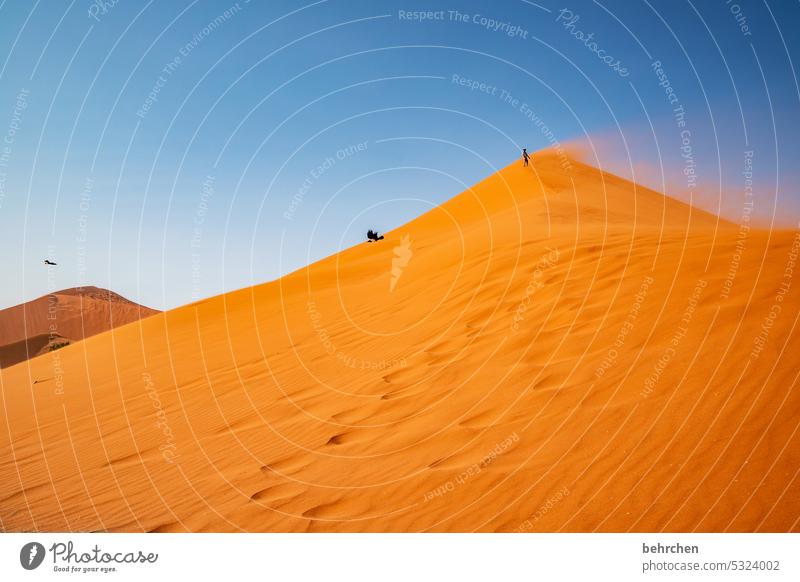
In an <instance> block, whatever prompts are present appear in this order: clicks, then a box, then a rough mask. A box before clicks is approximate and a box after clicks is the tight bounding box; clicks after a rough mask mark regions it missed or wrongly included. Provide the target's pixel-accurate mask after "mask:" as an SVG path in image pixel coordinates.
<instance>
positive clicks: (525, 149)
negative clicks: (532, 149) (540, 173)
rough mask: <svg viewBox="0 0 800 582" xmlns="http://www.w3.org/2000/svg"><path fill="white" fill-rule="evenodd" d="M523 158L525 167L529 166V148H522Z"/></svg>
mask: <svg viewBox="0 0 800 582" xmlns="http://www.w3.org/2000/svg"><path fill="white" fill-rule="evenodd" d="M522 160H523V164H522V165H523V167H526V168H527V167H528V150H527V148H522Z"/></svg>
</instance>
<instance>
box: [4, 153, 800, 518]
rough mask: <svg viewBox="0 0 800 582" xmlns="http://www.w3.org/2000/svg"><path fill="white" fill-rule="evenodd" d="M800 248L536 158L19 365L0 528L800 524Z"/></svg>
mask: <svg viewBox="0 0 800 582" xmlns="http://www.w3.org/2000/svg"><path fill="white" fill-rule="evenodd" d="M366 226H372V225H365V227H366ZM365 230H366V228H365ZM798 247H800V235H799V234H798V233H797V232H795V231H780V232H776V231H772V232H766V231H764V232H762V231H756V230H750V231H749V232H743V231H740V228H739V226H738V225H734V224H732V223H729V222H726V221H722V220H720V219H718V218H717V217H716V216H713V215H711V214H708V213H705V212H702V211H699V210H696V209H693V208H691V207H690V206H687V205H685V204H683V203H681V202H678V201H676V200H673V199H670V198H666V197H664V196H662V195H661V194H659V193H657V192H654V191H652V190H648V189H646V188H641V187H637V186H636V185H634V184H632V183H630V182H627V181H625V180H623V179H621V178H618V177H615V176H612V175H609V174H605V173H603V172H601V171H599V170H597V169H595V168H591V167H589V166H586V165H583V164H580V163H578V162H576V161H574V160H568V159H564V158H561V157H559V156H558V155H556V154H554V153H550V152H545V153H540V154H537V155H535V156H533V158H532V166H531V167H528V168H523V167H522V165H521V163H518V162H515V163H514V164H512V165H510V166H508V167H506V168H504V169H502V170H500V171H499V172H497V173H496V174H494V175H492V176H490V177H489V178H487V179H486V180H484V181H483V182H481V183H479V184H477V185H476V186H474V187H473V188H470V189H469V190H467V191H465V192H464V193H462V194H460V195H459V196H457V197H455V198H454V199H452V200H450V201H448V202H447V203H445V204H443V205H442V206H440V207H438V208H435V209H434V210H432V211H430V212H428V213H427V214H425V215H423V216H421V217H419V218H418V219H416V220H413V221H412V222H410V223H408V224H406V225H405V226H403V227H401V228H398V229H396V230H395V231H393V232H390V233H387V234H386V238H385V240H383V241H378V242H376V243H370V244H367V243H364V244H361V245H358V246H355V247H353V248H350V249H347V250H345V251H343V252H341V253H339V254H337V255H334V256H331V257H329V258H327V259H325V260H322V261H319V262H317V263H315V264H313V265H310V266H309V267H307V268H304V269H301V270H299V271H297V272H295V273H292V274H290V275H287V276H285V277H283V278H281V279H279V280H278V281H275V282H271V283H267V284H263V285H259V286H256V287H253V288H249V289H243V290H239V291H235V292H231V293H228V294H226V295H222V296H219V297H215V298H212V299H208V300H206V301H202V302H199V303H195V304H191V305H187V306H184V307H181V308H178V309H174V310H171V311H169V312H166V313H164V314H163V315H159V316H157V317H150V318H147V319H144V320H141V321H140V322H137V323H132V324H130V325H127V326H123V327H119V328H117V329H114V330H113V331H110V332H107V333H102V334H99V335H96V336H94V337H91V338H89V339H87V340H85V341H84V342H82V343H81V344H79V345H73V346H68V347H66V348H64V349H62V350H59V351H58V352H57V353H58V354H59V357H58V361H57V363H54V360H53V358H50V357H43V358H35V359H33V360H31V361H30V362H28V363H27V364H24V365H17V366H14V367H11V368H9V369H5V370H3V371H2V373H1V375H0V379H2V394H3V406H4V410H5V413H4V414H3V415H2V416H0V451H2V453H1V454H0V462H1V463H0V482H2V483H3V493H2V499H0V520H1V521H0V525H2V528H3V529H4V530H6V531H31V530H45V531H63V530H78V531H95V530H108V531H159V532H161V531H185V530H189V531H401V532H404V531H489V532H492V531H506V532H514V531H524V532H532V531H662V530H663V531H798V529H800V526H799V525H798V520H799V519H800V481H799V480H798V476H799V472H800V435H799V434H798V426H800V390H798V385H797V380H798V374H800V355H798V354H800V334H799V333H798V331H797V328H796V324H797V321H798V317H799V316H800V284H798V283H797V282H796V281H792V280H791V278H792V276H793V275H795V274H796V273H797V268H796V265H795V263H794V261H796V259H797V251H798ZM31 378H33V379H35V380H36V381H38V382H37V384H35V385H31Z"/></svg>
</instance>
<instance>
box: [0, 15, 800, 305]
mask: <svg viewBox="0 0 800 582" xmlns="http://www.w3.org/2000/svg"><path fill="white" fill-rule="evenodd" d="M417 11H432V12H431V13H430V14H425V15H424V16H425V18H424V19H421V16H422V15H419V14H416V12H417ZM798 25H800V4H798V3H797V2H769V3H764V2H757V1H752V2H751V1H746V0H741V1H740V0H737V2H726V1H725V0H709V1H707V2H697V1H695V2H694V3H692V2H683V1H680V0H675V1H672V0H670V1H665V0H660V1H659V0H645V1H639V0H626V1H622V0H618V1H615V2H606V1H600V2H583V1H572V0H570V1H569V2H567V3H563V4H556V3H552V2H549V1H547V0H543V1H542V2H538V3H534V2H529V1H527V0H504V1H502V2H498V1H494V0H493V1H489V0H484V1H482V2H475V1H459V2H449V3H447V2H431V1H426V2H422V1H408V2H406V1H375V0H356V1H354V0H327V1H325V0H322V1H318V2H308V3H307V2H303V1H293V2H290V1H282V0H270V1H268V2H266V1H265V2H256V1H252V2H247V1H246V0H240V1H239V2H227V1H213V2H212V1H207V0H202V1H191V0H189V1H186V0H179V1H174V2H173V1H171V2H158V3H156V2H143V1H137V2H134V1H132V0H117V1H116V2H115V1H113V0H105V1H102V0H96V1H89V0H73V1H67V0H65V1H63V2H59V1H56V0H41V1H39V0H37V1H31V2H27V1H20V0H5V1H2V0H0V134H1V135H0V140H2V143H1V144H0V240H1V242H2V245H3V246H2V248H3V249H4V250H5V252H4V253H3V258H4V266H3V285H0V307H7V306H10V305H14V304H17V303H20V302H22V301H26V300H29V299H32V298H35V297H37V296H40V295H43V294H45V293H47V292H48V291H52V290H56V289H61V288H66V287H73V286H77V285H98V286H101V287H107V288H110V289H112V290H114V291H116V292H118V293H121V294H123V295H125V296H127V297H129V298H130V299H132V300H134V301H138V302H140V303H143V304H145V305H148V306H152V307H156V308H161V309H163V308H169V307H175V306H178V305H182V304H185V303H188V302H190V301H192V300H195V299H199V298H202V297H207V296H211V295H215V294H218V293H221V292H224V291H228V290H232V289H236V288H240V287H245V286H249V285H252V284H257V283H261V282H264V281H268V280H271V279H275V278H277V277H279V276H280V275H281V274H284V273H287V272H290V271H292V270H295V269H297V268H299V267H302V266H303V265H306V264H308V263H309V262H311V261H313V260H316V259H319V258H321V257H324V256H326V255H329V254H331V253H334V252H336V251H337V250H339V249H341V248H344V247H347V246H350V245H352V244H355V243H357V242H359V241H361V240H363V238H364V232H365V231H366V230H367V228H370V227H372V228H377V229H379V230H380V231H384V230H389V229H391V228H392V227H395V226H398V225H400V224H402V223H404V222H406V221H408V220H410V219H411V218H413V217H415V216H417V215H419V214H421V213H422V212H424V211H426V210H428V209H429V208H430V207H432V206H434V205H437V204H440V203H441V202H443V201H445V200H447V199H448V198H450V197H452V196H453V195H455V194H457V193H458V192H460V191H462V190H464V189H465V188H466V187H467V186H469V185H471V184H473V183H475V182H477V181H478V180H480V179H481V178H483V177H485V176H487V175H489V174H491V173H492V172H494V171H496V169H498V168H500V167H503V166H505V165H506V164H508V163H510V162H511V161H513V160H514V159H516V157H517V156H518V154H519V149H520V148H521V147H523V146H525V147H527V148H528V149H529V151H535V150H537V149H540V148H543V147H547V146H550V145H553V143H555V142H558V143H561V144H568V143H575V142H582V143H584V144H585V145H586V146H587V147H586V148H585V151H586V152H587V155H588V156H589V161H591V162H593V163H595V164H601V165H603V167H604V168H608V169H611V170H613V171H615V172H617V173H620V174H623V175H626V176H627V177H635V178H636V179H637V180H638V181H640V182H643V183H646V184H648V185H651V186H655V187H657V188H658V189H659V190H666V191H667V193H668V194H670V195H673V196H676V197H679V198H681V199H684V200H689V199H691V200H692V201H694V202H695V203H696V204H698V205H701V206H703V207H705V208H712V209H717V208H720V209H721V211H722V212H723V214H725V215H726V216H729V217H731V218H733V219H734V220H738V218H739V217H740V216H741V213H742V200H744V198H743V196H744V188H745V185H746V183H745V180H746V178H747V177H746V176H745V175H744V174H743V172H745V171H749V169H750V166H751V165H752V180H753V185H754V186H753V200H754V202H755V213H756V214H757V215H758V216H759V217H760V218H761V220H762V221H763V222H764V224H766V225H769V224H771V223H772V222H773V220H774V221H775V223H776V224H778V223H780V224H781V225H796V220H797V219H796V217H797V216H798V212H797V208H798V206H800V204H798V202H800V193H798V191H797V184H798V180H797V177H798V168H797V164H798V159H799V158H798V154H800V138H798V131H799V128H800V91H799V90H798V84H797V83H798V81H797V78H796V76H795V69H794V66H793V63H794V64H795V65H796V64H797V63H800V54H799V53H800V51H799V50H798V44H799V43H800V40H799V39H798V35H797V33H796V30H797V27H798ZM593 150H594V151H593ZM748 152H752V153H748ZM748 177H749V176H748ZM45 258H49V259H52V260H55V261H57V262H58V264H59V266H58V268H56V269H51V270H48V269H47V268H46V267H45V266H44V265H43V264H42V261H43V259H45Z"/></svg>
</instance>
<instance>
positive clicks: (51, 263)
mask: <svg viewBox="0 0 800 582" xmlns="http://www.w3.org/2000/svg"><path fill="white" fill-rule="evenodd" d="M44 264H45V265H53V266H55V265H57V264H58V263H54V262H53V261H51V260H49V259H45V260H44Z"/></svg>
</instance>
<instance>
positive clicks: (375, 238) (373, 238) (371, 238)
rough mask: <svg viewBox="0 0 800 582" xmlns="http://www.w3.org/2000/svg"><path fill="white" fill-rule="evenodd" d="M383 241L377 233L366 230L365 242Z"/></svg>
mask: <svg viewBox="0 0 800 582" xmlns="http://www.w3.org/2000/svg"><path fill="white" fill-rule="evenodd" d="M378 240H383V236H378V233H377V231H374V230H368V231H367V242H372V241H378Z"/></svg>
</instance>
